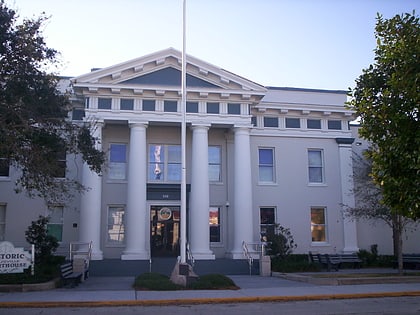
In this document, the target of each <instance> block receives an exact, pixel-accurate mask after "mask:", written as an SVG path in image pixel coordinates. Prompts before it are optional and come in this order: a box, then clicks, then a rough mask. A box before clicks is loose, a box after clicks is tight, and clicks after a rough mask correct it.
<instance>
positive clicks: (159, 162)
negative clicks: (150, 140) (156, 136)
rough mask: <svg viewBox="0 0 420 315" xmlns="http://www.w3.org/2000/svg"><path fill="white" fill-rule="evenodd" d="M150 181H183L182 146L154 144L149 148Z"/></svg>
mask: <svg viewBox="0 0 420 315" xmlns="http://www.w3.org/2000/svg"><path fill="white" fill-rule="evenodd" d="M148 179H149V181H158V182H179V181H180V180H181V146H179V145H163V144H153V145H150V146H149V170H148Z"/></svg>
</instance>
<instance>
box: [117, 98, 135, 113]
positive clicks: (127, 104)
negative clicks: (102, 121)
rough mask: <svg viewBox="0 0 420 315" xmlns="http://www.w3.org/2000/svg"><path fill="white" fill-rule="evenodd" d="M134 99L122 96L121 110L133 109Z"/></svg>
mask: <svg viewBox="0 0 420 315" xmlns="http://www.w3.org/2000/svg"><path fill="white" fill-rule="evenodd" d="M133 108H134V100H133V99H131V98H122V99H121V100H120V109H121V110H133Z"/></svg>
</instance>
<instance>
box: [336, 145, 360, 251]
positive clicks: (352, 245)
mask: <svg viewBox="0 0 420 315" xmlns="http://www.w3.org/2000/svg"><path fill="white" fill-rule="evenodd" d="M335 140H336V141H337V143H338V151H339V158H340V178H341V200H342V204H343V205H346V206H348V207H354V205H355V202H354V195H353V187H354V185H353V160H352V147H351V144H352V143H353V141H354V139H353V138H336V139H335ZM343 225H344V226H343V231H344V248H343V252H347V253H354V252H357V251H359V247H358V242H357V227H356V221H355V220H351V219H349V218H347V217H345V216H344V217H343Z"/></svg>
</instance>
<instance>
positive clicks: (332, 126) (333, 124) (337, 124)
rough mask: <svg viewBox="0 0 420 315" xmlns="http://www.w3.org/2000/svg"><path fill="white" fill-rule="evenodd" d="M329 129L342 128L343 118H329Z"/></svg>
mask: <svg viewBox="0 0 420 315" xmlns="http://www.w3.org/2000/svg"><path fill="white" fill-rule="evenodd" d="M328 129H331V130H341V120H328Z"/></svg>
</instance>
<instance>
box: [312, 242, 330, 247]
mask: <svg viewBox="0 0 420 315" xmlns="http://www.w3.org/2000/svg"><path fill="white" fill-rule="evenodd" d="M311 246H313V247H325V246H331V245H330V243H327V242H312V243H311Z"/></svg>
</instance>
